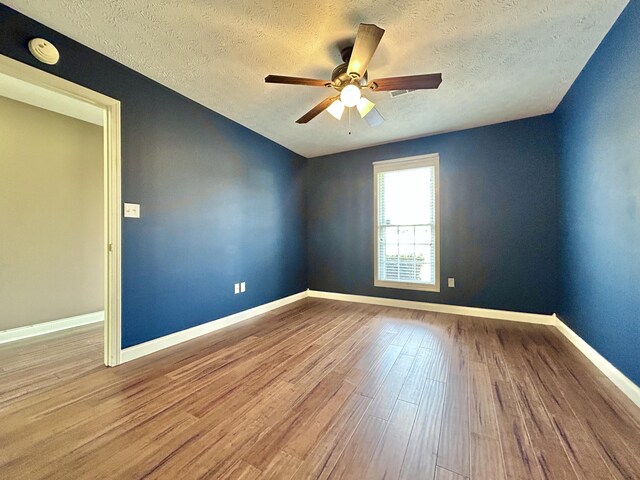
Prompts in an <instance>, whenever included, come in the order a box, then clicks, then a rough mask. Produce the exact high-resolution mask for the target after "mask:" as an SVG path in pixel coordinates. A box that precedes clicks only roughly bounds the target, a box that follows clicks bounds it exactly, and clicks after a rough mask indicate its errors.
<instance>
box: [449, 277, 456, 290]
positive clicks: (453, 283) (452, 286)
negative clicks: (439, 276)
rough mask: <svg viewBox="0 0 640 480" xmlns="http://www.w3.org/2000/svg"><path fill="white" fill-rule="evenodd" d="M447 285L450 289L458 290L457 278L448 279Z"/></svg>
mask: <svg viewBox="0 0 640 480" xmlns="http://www.w3.org/2000/svg"><path fill="white" fill-rule="evenodd" d="M447 285H448V286H449V288H456V279H455V278H448V279H447Z"/></svg>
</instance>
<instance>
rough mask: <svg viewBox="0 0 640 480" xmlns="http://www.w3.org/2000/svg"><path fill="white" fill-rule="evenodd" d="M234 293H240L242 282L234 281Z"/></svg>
mask: <svg viewBox="0 0 640 480" xmlns="http://www.w3.org/2000/svg"><path fill="white" fill-rule="evenodd" d="M233 293H234V294H236V295H237V294H238V293H240V284H239V283H234V284H233Z"/></svg>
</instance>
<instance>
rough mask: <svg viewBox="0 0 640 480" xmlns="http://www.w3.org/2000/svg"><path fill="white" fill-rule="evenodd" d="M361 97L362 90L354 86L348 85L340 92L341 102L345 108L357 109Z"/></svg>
mask: <svg viewBox="0 0 640 480" xmlns="http://www.w3.org/2000/svg"><path fill="white" fill-rule="evenodd" d="M360 97H361V93H360V89H359V88H358V87H357V86H356V85H354V84H350V85H347V86H346V87H344V88H343V89H342V91H341V92H340V100H342V103H343V104H344V106H345V107H355V106H356V104H357V103H358V100H360Z"/></svg>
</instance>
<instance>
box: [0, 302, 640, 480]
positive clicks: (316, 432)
mask: <svg viewBox="0 0 640 480" xmlns="http://www.w3.org/2000/svg"><path fill="white" fill-rule="evenodd" d="M101 341H102V339H101V326H99V325H96V326H89V327H82V328H79V329H74V330H69V331H66V332H60V333H57V334H54V335H51V336H47V337H39V338H36V339H32V340H26V341H21V342H14V343H11V344H7V345H0V478H3V479H4V478H6V479H40V478H42V479H44V478H47V479H84V478H87V479H89V478H90V479H95V478H108V479H110V478H114V479H115V478H117V479H141V478H145V479H148V478H181V479H195V478H197V479H218V478H220V479H222V478H230V479H231V478H233V479H306V478H309V479H339V478H341V479H383V478H384V479H411V480H413V479H429V480H449V479H457V480H460V479H472V480H476V479H482V480H507V479H554V480H555V479H565V478H566V479H638V478H640V455H639V452H640V411H639V410H640V409H638V408H637V407H636V406H635V405H633V404H632V403H631V402H630V401H629V400H628V399H627V398H626V397H624V395H622V394H621V393H620V392H619V391H618V390H616V389H615V387H614V386H613V385H612V384H611V382H609V380H608V379H606V378H605V377H604V376H603V375H602V374H601V373H600V372H599V371H598V370H597V369H596V368H595V367H594V366H593V365H592V364H590V363H589V362H588V360H586V359H585V358H584V357H583V356H582V355H581V354H580V353H579V352H578V351H577V350H576V349H575V348H574V347H573V346H572V345H571V344H570V343H569V342H568V341H567V340H566V339H564V338H563V337H562V336H561V335H560V334H559V333H558V332H557V331H556V330H555V329H553V328H551V327H546V326H541V325H530V324H522V323H514V322H502V321H496V320H485V319H479V318H468V317H461V316H453V315H444V314H433V313H428V312H419V311H413V310H403V309H393V308H386V307H378V306H372V305H362V304H351V303H344V302H333V301H328V300H320V299H305V300H302V301H300V302H296V303H294V304H291V305H289V306H287V307H284V308H281V309H279V310H276V311H273V312H270V313H268V314H265V315H262V316H260V317H256V318H255V319H252V320H250V321H247V322H243V323H242V324H239V325H236V326H234V327H230V328H227V329H224V330H221V331H219V332H216V333H213V334H210V335H207V336H206V337H201V338H199V339H197V340H194V341H191V342H188V343H186V344H183V345H180V346H177V347H174V348H172V349H168V350H166V351H163V352H159V353H157V354H154V355H150V356H148V357H144V358H142V359H139V360H136V361H133V362H130V363H128V364H125V365H122V366H120V367H117V368H106V367H103V366H102V363H101V362H102V346H101Z"/></svg>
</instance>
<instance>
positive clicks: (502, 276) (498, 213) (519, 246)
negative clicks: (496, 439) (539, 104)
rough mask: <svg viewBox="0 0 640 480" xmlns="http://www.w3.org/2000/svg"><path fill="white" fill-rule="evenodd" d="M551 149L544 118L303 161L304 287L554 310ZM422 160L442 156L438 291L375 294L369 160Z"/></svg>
mask: <svg viewBox="0 0 640 480" xmlns="http://www.w3.org/2000/svg"><path fill="white" fill-rule="evenodd" d="M557 147H558V145H557V138H556V128H555V123H554V120H553V118H552V117H551V116H542V117H536V118H531V119H526V120H520V121H516V122H509V123H503V124H499V125H493V126H489V127H483V128H476V129H471V130H466V131H461V132H455V133H448V134H444V135H436V136H432V137H424V138H420V139H417V140H410V141H404V142H397V143H392V144H387V145H382V146H378V147H372V148H366V149H361V150H356V151H351V152H345V153H340V154H334V155H329V156H325V157H319V158H314V159H311V160H309V162H308V199H307V202H308V241H309V288H311V289H313V290H323V291H329V292H340V293H350V294H358V295H370V296H376V297H388V298H398V299H405V300H418V301H426V302H435V303H445V304H452V305H467V306H475V307H484V308H493V309H500V310H513V311H519V312H531V313H544V314H551V313H554V312H555V307H556V303H557V293H558V283H557V279H558V223H557V218H558V203H557V177H556V173H557V172H556V167H557V150H558V148H557ZM427 153H439V154H440V182H441V183H440V199H441V214H440V216H441V239H442V241H441V284H442V286H441V292H440V293H432V292H418V291H412V290H399V289H389V288H380V287H374V286H373V168H372V162H374V161H378V160H389V159H394V158H400V157H407V156H413V155H420V154H427ZM447 277H455V279H456V288H447V280H446V279H447Z"/></svg>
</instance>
